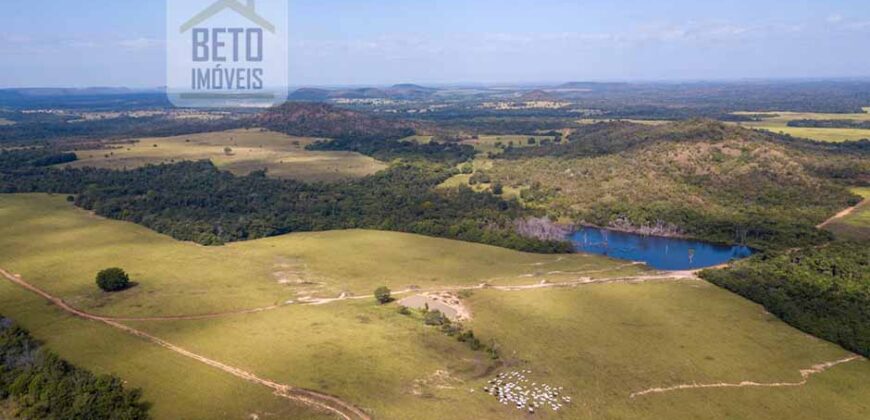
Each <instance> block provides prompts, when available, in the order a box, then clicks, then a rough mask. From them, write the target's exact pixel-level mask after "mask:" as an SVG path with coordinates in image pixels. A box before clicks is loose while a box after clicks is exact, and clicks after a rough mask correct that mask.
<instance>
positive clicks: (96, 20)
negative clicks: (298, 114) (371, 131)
mask: <svg viewBox="0 0 870 420" xmlns="http://www.w3.org/2000/svg"><path fill="white" fill-rule="evenodd" d="M290 8H291V13H290V14H291V16H290V28H291V35H290V55H291V62H290V69H291V74H290V80H291V83H292V84H294V85H363V84H392V83H400V82H415V83H455V82H482V83H511V82H517V83H519V82H559V81H573V80H683V79H691V80H721V79H745V78H753V79H755V78H833V77H837V78H840V77H870V1H866V0H861V1H857V0H855V1H853V0H848V1H846V0H841V1H837V0H831V1H802V0H791V1H784V0H777V1H772V0H753V1H745V0H732V1H728V2H723V1H718V2H712V1H698V0H694V1H684V0H668V1H651V0H647V1H631V0H610V1H583V0H575V1H563V0H535V1H517V0H464V1H459V0H438V1H429V2H419V1H411V0H405V1H398V0H378V1H375V0H290ZM165 19H166V18H165V0H88V1H81V0H3V1H2V2H0V57H2V59H0V87H20V86H131V87H154V86H161V85H162V84H163V83H164V73H165V70H164V66H165V58H164V55H165V53H164V50H163V36H164V31H165V28H164V27H165Z"/></svg>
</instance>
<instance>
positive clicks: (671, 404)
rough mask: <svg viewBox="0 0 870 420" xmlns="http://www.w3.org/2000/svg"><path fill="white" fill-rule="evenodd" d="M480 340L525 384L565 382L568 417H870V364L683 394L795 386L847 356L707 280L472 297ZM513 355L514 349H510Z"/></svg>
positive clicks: (790, 379)
mask: <svg viewBox="0 0 870 420" xmlns="http://www.w3.org/2000/svg"><path fill="white" fill-rule="evenodd" d="M469 303H470V306H471V308H472V311H473V312H474V314H475V318H474V321H473V323H472V324H473V327H474V330H475V332H476V333H478V335H481V336H484V337H497V338H498V340H499V343H500V344H501V345H502V347H503V348H504V349H509V350H508V351H509V352H511V354H512V355H513V357H514V358H515V360H517V361H519V363H520V364H519V366H518V367H517V368H519V369H528V370H531V371H532V374H531V375H532V378H533V380H534V381H538V382H545V383H548V384H551V385H557V386H562V387H564V388H565V390H566V392H567V393H569V394H570V395H572V396H573V398H574V400H575V403H574V404H573V405H572V406H570V408H568V412H566V413H565V418H650V419H662V418H724V417H730V418H753V419H783V418H793V419H821V418H828V419H835V418H855V419H857V418H862V417H866V416H867V415H868V414H870V398H868V397H870V385H867V378H868V375H870V363H867V362H866V361H863V360H862V361H858V362H853V363H850V364H844V365H842V366H838V367H835V368H832V369H831V370H829V371H826V372H824V373H821V374H818V375H816V376H813V377H812V378H811V379H810V380H809V381H808V383H807V384H806V386H803V387H757V388H753V387H747V388H721V389H686V390H678V391H673V392H670V393H660V394H648V395H644V396H638V397H635V398H630V395H631V394H632V393H636V392H641V391H643V390H646V389H649V388H655V387H669V386H674V385H679V384H694V383H698V384H709V383H720V382H724V383H738V384H739V383H741V382H743V381H755V382H759V383H775V382H799V381H800V380H801V375H800V374H799V370H800V369H807V368H809V367H810V366H812V365H815V364H818V363H823V362H828V361H834V360H840V359H842V358H844V357H849V356H850V355H849V353H848V352H846V351H844V350H842V349H840V348H839V347H837V346H834V345H831V344H829V343H826V342H823V341H820V340H817V339H815V338H812V337H809V336H806V335H804V334H802V333H800V332H799V331H796V330H794V329H792V328H790V327H788V326H786V325H785V324H783V323H782V322H781V321H779V320H777V319H776V318H774V317H773V316H771V315H770V314H768V313H766V312H764V310H763V308H761V307H760V306H757V305H754V304H752V303H750V302H747V301H745V300H743V299H741V298H739V297H737V296H735V295H732V294H730V293H727V292H725V291H723V290H721V289H718V288H716V287H715V286H712V285H710V284H707V283H703V282H698V281H692V280H685V281H676V282H665V283H643V284H609V285H598V286H589V287H582V288H577V289H562V290H530V291H525V292H522V293H519V292H516V293H498V292H495V291H481V292H475V294H474V296H473V297H472V298H471V299H469ZM514 352H515V353H514Z"/></svg>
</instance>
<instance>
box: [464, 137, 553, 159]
mask: <svg viewBox="0 0 870 420" xmlns="http://www.w3.org/2000/svg"><path fill="white" fill-rule="evenodd" d="M530 138H534V139H535V143H534V144H529V139H530ZM542 140H553V136H522V135H514V134H494V135H482V136H478V138H477V139H471V140H465V141H463V142H462V143H463V144H468V145H471V146H474V148H475V149H477V151H478V152H481V153H494V154H499V153H501V152H502V149H501V148H500V147H498V146H497V145H498V144H503V145H504V146H509V145H512V146H513V147H534V146H536V145H538V144H540V143H541V141H542Z"/></svg>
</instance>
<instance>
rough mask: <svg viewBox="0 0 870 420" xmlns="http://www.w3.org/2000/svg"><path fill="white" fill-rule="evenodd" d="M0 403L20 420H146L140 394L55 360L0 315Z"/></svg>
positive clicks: (115, 379)
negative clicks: (9, 407)
mask: <svg viewBox="0 0 870 420" xmlns="http://www.w3.org/2000/svg"><path fill="white" fill-rule="evenodd" d="M0 400H8V401H10V402H11V403H12V404H11V406H12V407H13V409H12V410H13V415H14V416H15V417H16V418H22V419H39V420H51V419H58V420H65V419H118V420H144V419H148V418H149V414H148V411H149V409H150V404H149V403H147V402H144V401H142V392H141V391H140V390H138V389H133V390H128V389H125V387H124V381H123V380H121V379H120V378H118V377H115V376H109V375H100V376H97V375H94V374H93V373H91V372H89V371H87V370H84V369H81V368H79V367H76V366H73V365H72V364H70V363H68V362H66V361H64V360H62V359H60V358H59V357H58V356H57V355H55V354H54V353H52V352H50V351H49V350H48V349H46V348H45V347H43V346H42V344H41V343H39V342H38V341H36V340H35V339H34V338H33V337H31V336H30V334H29V333H28V332H27V331H25V330H24V329H22V328H21V327H19V326H17V325H15V324H14V323H13V322H12V321H11V320H9V319H7V318H3V317H0Z"/></svg>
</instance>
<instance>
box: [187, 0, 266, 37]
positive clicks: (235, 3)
mask: <svg viewBox="0 0 870 420" xmlns="http://www.w3.org/2000/svg"><path fill="white" fill-rule="evenodd" d="M256 6H257V4H256V0H247V5H244V4H242V3H241V2H239V0H217V1H216V2H214V4H212V5H211V6H209V7H207V8H206V9H205V10H203V11H201V12H199V13H198V14H197V15H196V16H194V17H192V18H191V19H190V20H188V21H187V22H185V23H184V25H181V28H179V32H180V33H185V32H187V31H189V30H191V29H192V28H193V27H194V26H196V25H199V24H200V23H202V22H205V21H207V20H209V19H211V18H212V17H214V16H215V15H216V14H218V13H220V12H222V11H224V10H225V9H231V10H233V11H235V12H236V13H238V14H239V15H241V16H242V17H244V18H247V19H248V20H250V21H251V22H253V23H255V24H257V25H258V26H260V27H261V28H263V29H265V30H267V31H269V32H270V33H273V34H274V33H275V25H273V24H272V23H271V22H269V21H268V20H266V19H265V18H263V17H262V16H260V15H258V14H257V11H256V8H257V7H256Z"/></svg>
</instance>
